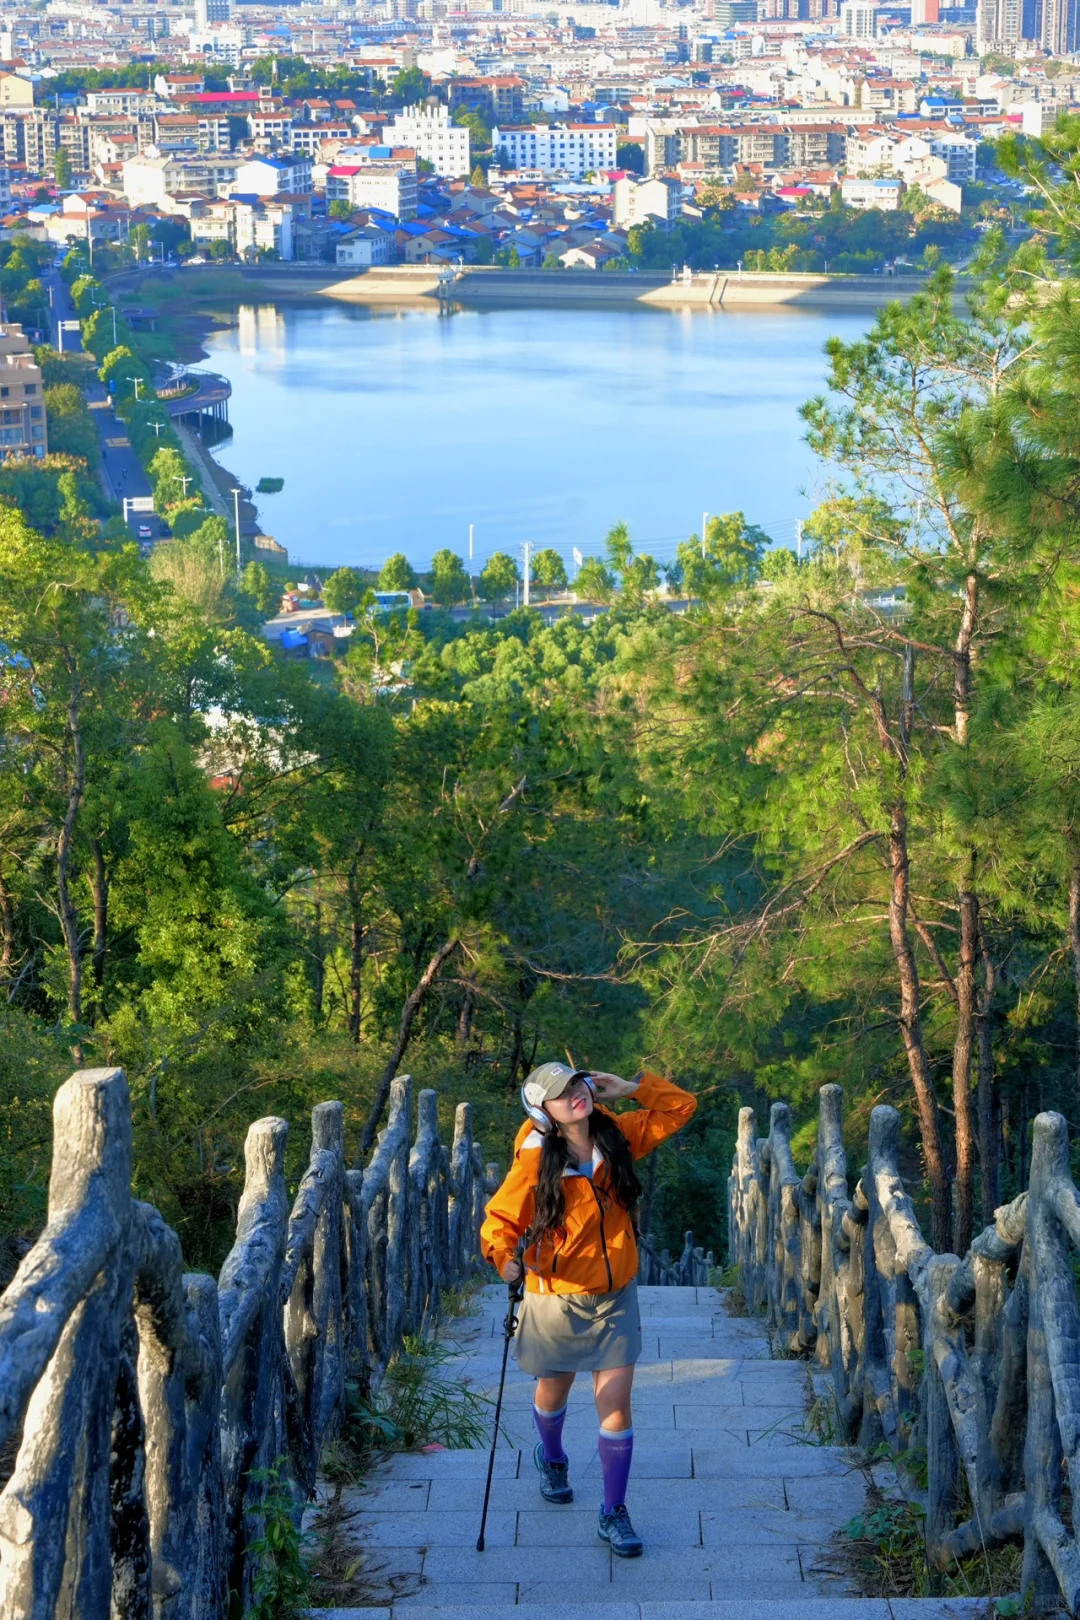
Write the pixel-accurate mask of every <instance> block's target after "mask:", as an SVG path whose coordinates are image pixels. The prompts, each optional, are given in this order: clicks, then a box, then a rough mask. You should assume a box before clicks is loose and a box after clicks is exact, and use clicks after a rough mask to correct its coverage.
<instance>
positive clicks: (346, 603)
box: [322, 568, 367, 613]
mask: <svg viewBox="0 0 1080 1620" xmlns="http://www.w3.org/2000/svg"><path fill="white" fill-rule="evenodd" d="M366 589H367V586H366V585H365V584H364V581H363V579H362V578H361V577H360V575H359V574H358V573H357V571H356V569H355V568H339V569H338V570H337V572H336V573H334V574H331V575H330V578H329V579H328V580H327V581H326V584H325V585H324V586H323V593H322V595H323V603H324V605H325V606H326V607H328V608H329V609H330V611H331V613H355V611H356V608H357V604H358V603H359V602H360V601H361V599H362V598H363V595H364V592H365V590H366Z"/></svg>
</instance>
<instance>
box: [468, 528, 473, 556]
mask: <svg viewBox="0 0 1080 1620" xmlns="http://www.w3.org/2000/svg"><path fill="white" fill-rule="evenodd" d="M472 545H473V526H472V524H471V523H470V524H469V561H470V562H472Z"/></svg>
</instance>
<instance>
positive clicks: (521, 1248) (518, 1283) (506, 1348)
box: [476, 1238, 525, 1552]
mask: <svg viewBox="0 0 1080 1620" xmlns="http://www.w3.org/2000/svg"><path fill="white" fill-rule="evenodd" d="M524 1253H525V1239H524V1238H521V1240H520V1241H519V1243H518V1246H517V1248H516V1249H515V1250H514V1259H515V1260H516V1261H517V1263H518V1275H517V1277H516V1279H515V1280H514V1281H513V1282H512V1283H507V1285H506V1286H507V1289H508V1297H507V1302H506V1320H505V1322H504V1323H503V1353H502V1372H501V1373H500V1374H499V1398H498V1400H497V1401H496V1402H495V1432H494V1433H493V1434H492V1436H491V1456H490V1457H489V1458H488V1470H487V1484H486V1485H485V1486H484V1511H483V1513H482V1514H481V1516H480V1534H479V1535H478V1536H477V1538H476V1550H477V1552H483V1550H484V1531H485V1530H486V1529H487V1516H488V1502H489V1500H490V1498H491V1476H492V1474H493V1473H494V1472H495V1448H496V1446H497V1445H498V1444H499V1419H500V1418H501V1417H502V1403H503V1386H504V1385H505V1383H506V1358H507V1356H508V1355H509V1354H510V1340H511V1339H512V1338H513V1337H514V1334H515V1333H516V1332H517V1308H518V1303H519V1301H520V1299H521V1296H522V1294H523V1293H524V1292H525V1263H524V1260H523V1259H522V1256H523V1255H524Z"/></svg>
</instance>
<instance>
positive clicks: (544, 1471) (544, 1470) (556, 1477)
mask: <svg viewBox="0 0 1080 1620" xmlns="http://www.w3.org/2000/svg"><path fill="white" fill-rule="evenodd" d="M533 1462H534V1463H535V1464H536V1466H537V1468H538V1469H539V1470H540V1495H541V1496H542V1497H543V1498H544V1501H545V1502H572V1501H573V1500H574V1492H573V1490H572V1488H571V1485H570V1481H569V1480H568V1479H567V1477H566V1470H567V1469H568V1468H569V1466H570V1464H569V1462H568V1461H567V1459H566V1458H565V1457H563V1458H562V1460H561V1461H560V1462H548V1460H547V1458H546V1457H545V1456H544V1442H543V1441H542V1440H538V1441H537V1442H536V1449H535V1451H534V1452H533Z"/></svg>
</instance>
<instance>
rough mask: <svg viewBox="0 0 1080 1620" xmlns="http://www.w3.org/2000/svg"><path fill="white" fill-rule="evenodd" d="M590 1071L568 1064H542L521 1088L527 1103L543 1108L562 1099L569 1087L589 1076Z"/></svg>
mask: <svg viewBox="0 0 1080 1620" xmlns="http://www.w3.org/2000/svg"><path fill="white" fill-rule="evenodd" d="M588 1072H589V1071H588V1069H571V1068H570V1066H569V1064H567V1063H541V1065H540V1067H539V1068H538V1069H533V1071H532V1073H531V1074H530V1075H529V1076H528V1077H527V1079H526V1081H525V1084H524V1085H523V1086H522V1088H521V1094H522V1096H523V1097H524V1098H525V1101H526V1102H527V1103H529V1104H530V1106H531V1107H533V1108H542V1107H543V1105H544V1104H545V1103H546V1102H553V1101H554V1100H555V1098H556V1097H561V1096H562V1094H563V1092H564V1091H565V1090H566V1089H567V1087H568V1086H569V1085H570V1084H571V1083H572V1082H573V1081H574V1080H578V1079H583V1078H584V1077H585V1076H586V1075H587V1074H588Z"/></svg>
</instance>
